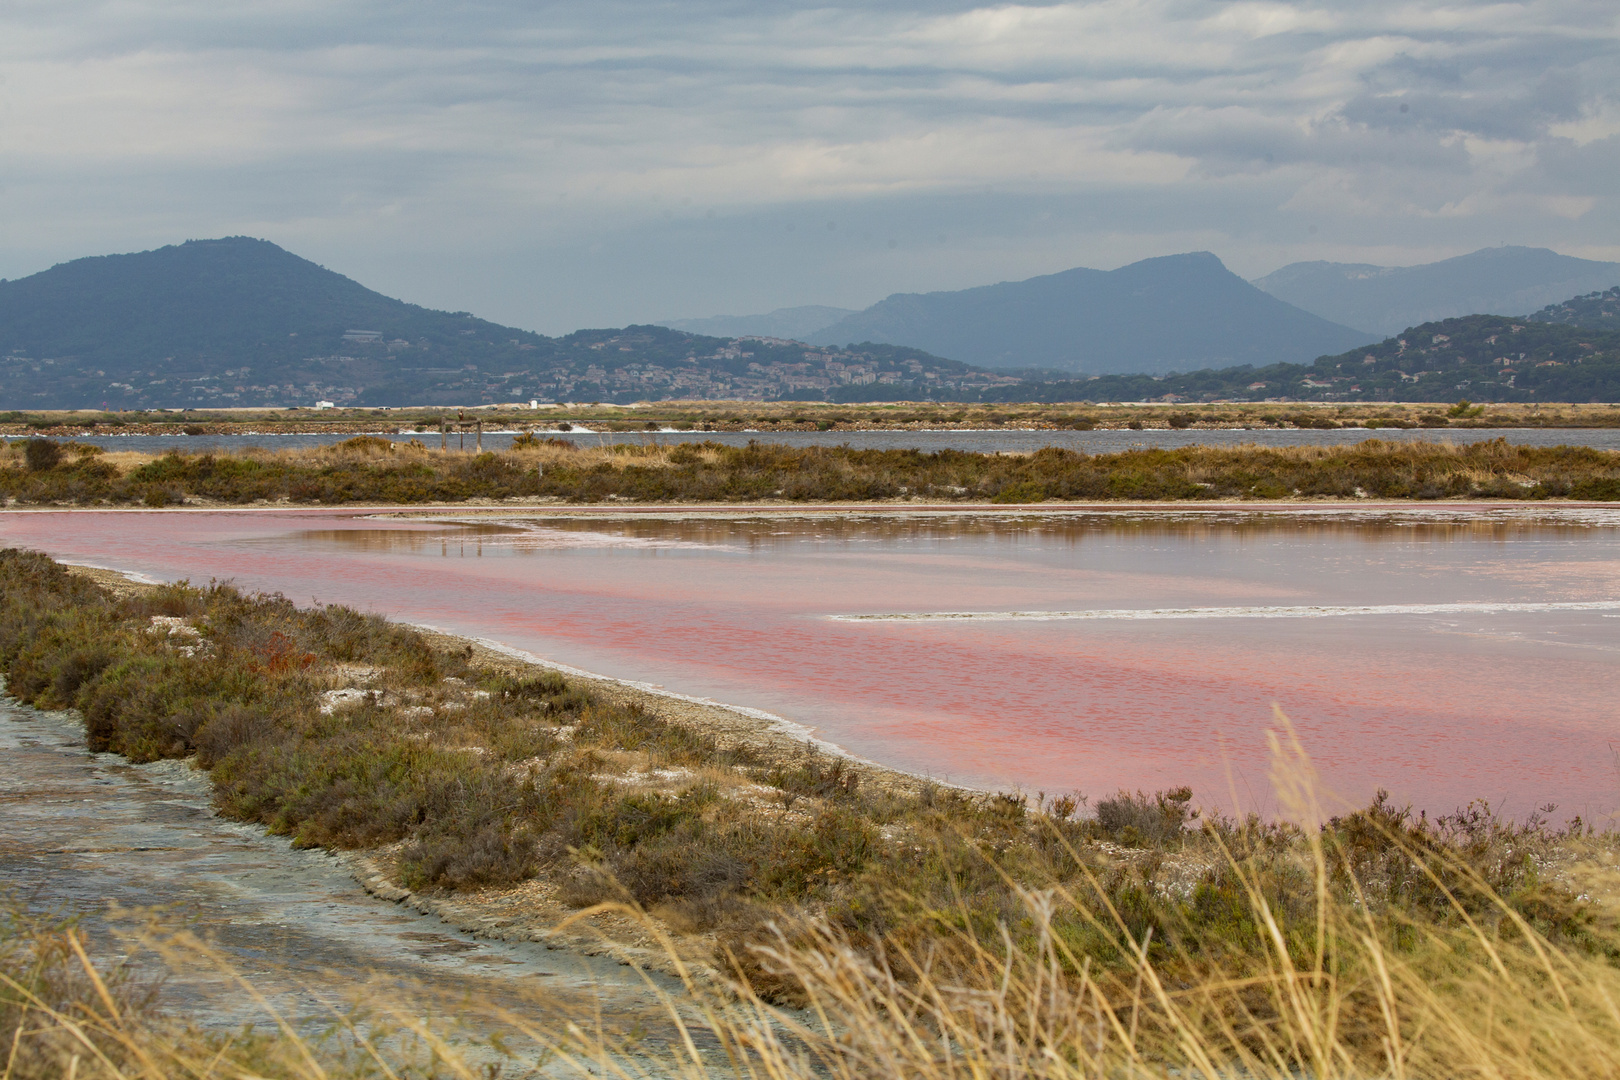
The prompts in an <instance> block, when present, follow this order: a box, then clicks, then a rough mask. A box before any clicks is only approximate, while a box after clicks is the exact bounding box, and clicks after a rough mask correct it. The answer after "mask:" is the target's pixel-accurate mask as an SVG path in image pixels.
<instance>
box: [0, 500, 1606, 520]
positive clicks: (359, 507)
mask: <svg viewBox="0 0 1620 1080" xmlns="http://www.w3.org/2000/svg"><path fill="white" fill-rule="evenodd" d="M1342 510H1357V511H1363V512H1372V513H1394V512H1399V513H1426V512H1427V513H1444V514H1456V513H1477V514H1491V513H1501V512H1504V511H1515V512H1518V513H1526V512H1535V511H1546V510H1620V503H1616V502H1578V501H1574V500H1569V499H1535V500H1530V499H1456V500H1451V499H1424V500H1418V499H1334V498H1320V499H1289V500H1277V501H1272V500H1266V499H1255V500H1252V501H1251V500H1242V499H1232V500H1224V501H1221V502H1206V501H1203V500H1198V499H1161V500H1154V501H1146V502H1042V503H987V502H971V503H970V502H962V503H929V502H921V501H907V500H902V499H895V500H891V501H887V502H840V503H808V502H804V503H801V502H781V501H764V500H762V501H760V502H747V503H668V502H661V503H638V502H629V501H612V502H603V503H568V502H562V501H560V500H545V499H504V500H497V499H468V500H466V501H465V502H455V503H404V504H390V503H344V504H342V505H337V506H331V505H322V504H313V503H294V502H276V503H250V504H242V503H203V502H197V503H188V504H187V505H185V506H167V507H162V508H151V507H144V506H5V507H0V514H220V513H230V514H266V513H269V514H285V513H289V512H291V513H298V514H336V515H350V516H353V515H369V514H433V515H441V514H456V515H465V514H501V513H506V514H510V513H530V514H532V513H542V514H545V515H546V516H548V517H549V516H567V517H623V516H635V517H671V516H693V517H698V516H702V517H758V516H762V515H785V516H794V517H800V516H836V515H840V514H884V515H901V514H974V515H1018V514H1054V513H1086V514H1113V513H1121V514H1123V513H1132V514H1140V513H1151V512H1174V513H1228V514H1230V513H1266V514H1272V513H1312V512H1315V513H1320V512H1322V511H1342Z"/></svg>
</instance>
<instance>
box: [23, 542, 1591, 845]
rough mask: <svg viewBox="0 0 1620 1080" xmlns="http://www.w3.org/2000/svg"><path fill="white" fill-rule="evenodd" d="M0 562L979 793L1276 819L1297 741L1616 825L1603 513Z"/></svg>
mask: <svg viewBox="0 0 1620 1080" xmlns="http://www.w3.org/2000/svg"><path fill="white" fill-rule="evenodd" d="M0 542H3V543H5V544H8V545H22V546H28V547H34V548H39V549H41V550H44V551H47V552H49V553H51V554H52V555H55V556H58V557H60V558H65V559H69V560H73V561H81V562H88V563H94V564H97V565H104V566H113V567H117V568H120V569H128V570H135V571H139V572H142V573H145V574H148V575H151V576H153V577H157V578H161V579H165V580H169V579H178V578H190V579H191V580H192V581H194V582H202V581H206V580H208V579H210V578H220V579H226V578H229V579H234V580H235V581H236V582H237V583H239V584H240V585H242V586H245V587H249V588H253V589H263V590H274V591H279V592H283V593H285V594H286V595H287V596H289V597H291V598H292V599H294V600H297V601H300V602H308V601H310V600H312V599H318V600H320V601H322V602H331V603H343V604H349V605H353V606H356V607H359V608H363V609H367V610H372V611H377V612H380V613H383V614H385V615H388V616H390V617H393V618H398V619H404V620H408V621H413V622H421V623H427V624H431V625H434V626H438V627H442V628H445V629H449V630H454V631H458V632H463V633H468V634H473V635H477V636H482V637H487V638H493V639H495V640H497V641H500V642H504V643H506V644H509V645H511V646H514V647H517V648H521V649H525V650H528V651H531V652H534V653H536V654H539V655H540V656H543V657H546V658H548V659H551V660H555V661H558V662H560V663H565V664H570V665H573V666H577V667H581V668H585V669H588V670H592V671H597V672H601V673H603V674H607V675H611V676H615V677H619V678H626V679H634V680H640V681H646V682H652V683H656V684H661V685H663V686H665V687H667V688H669V689H670V690H674V691H678V692H681V693H686V694H693V695H698V696H704V697H711V698H714V699H717V700H720V701H726V702H732V703H735V704H740V705H746V706H750V707H753V708H757V709H763V710H766V711H768V712H772V713H775V714H778V715H780V716H783V717H786V718H788V719H790V720H793V721H796V722H798V723H801V724H804V725H806V726H808V727H811V728H813V729H814V730H815V733H816V735H817V736H818V737H820V738H822V739H826V740H828V741H830V742H833V743H836V744H838V745H840V746H842V747H845V748H846V749H848V750H850V751H851V752H853V753H856V754H859V755H862V756H865V757H869V758H872V759H875V760H878V761H882V762H884V763H887V764H890V765H894V766H897V767H900V768H905V769H911V770H915V771H919V772H926V773H929V774H931V775H934V776H938V777H941V778H946V779H949V780H952V781H956V782H962V783H969V784H974V785H981V786H996V787H1011V786H1018V787H1021V788H1023V789H1024V790H1026V791H1036V790H1042V791H1046V792H1052V793H1055V792H1066V791H1071V790H1079V791H1082V792H1086V793H1089V794H1092V795H1096V794H1100V793H1108V792H1111V791H1113V790H1114V789H1116V788H1118V787H1121V786H1124V787H1129V788H1138V787H1140V788H1145V789H1148V790H1152V789H1155V788H1162V787H1167V786H1172V785H1176V784H1181V783H1187V784H1191V785H1192V786H1193V787H1194V789H1195V791H1196V792H1197V793H1198V795H1199V798H1200V801H1202V802H1204V803H1206V804H1208V805H1214V806H1221V807H1226V808H1230V807H1231V806H1232V805H1233V801H1234V799H1235V800H1236V803H1237V804H1238V805H1239V806H1240V807H1243V808H1255V809H1260V810H1262V811H1263V810H1266V809H1268V808H1269V807H1270V806H1271V801H1270V794H1269V786H1268V783H1267V779H1266V776H1267V762H1266V750H1265V739H1264V733H1265V731H1266V730H1267V728H1268V727H1269V726H1270V725H1271V723H1272V706H1273V703H1275V704H1277V705H1279V706H1280V707H1281V708H1282V709H1284V710H1285V711H1286V712H1287V714H1288V715H1289V716H1290V717H1292V719H1293V720H1294V722H1295V724H1296V725H1297V727H1298V729H1299V730H1300V732H1301V733H1302V735H1303V737H1304V740H1305V742H1306V745H1307V747H1308V749H1309V750H1310V751H1311V753H1312V754H1313V756H1314V759H1315V761H1316V763H1317V765H1318V767H1319V769H1320V770H1321V772H1322V774H1323V776H1324V778H1325V780H1326V782H1327V784H1328V785H1329V786H1330V787H1331V788H1332V790H1333V791H1335V792H1336V793H1337V794H1339V795H1340V796H1342V797H1343V798H1344V799H1346V800H1348V801H1360V800H1364V799H1366V798H1367V797H1369V796H1370V795H1371V793H1372V792H1373V791H1374V790H1375V789H1377V788H1379V787H1383V788H1387V789H1389V790H1390V791H1392V792H1393V793H1394V794H1395V795H1396V797H1397V798H1400V799H1402V800H1411V801H1413V802H1414V803H1416V804H1417V805H1419V806H1421V807H1424V808H1427V809H1430V810H1432V811H1445V810H1449V809H1452V808H1455V807H1456V806H1458V805H1460V804H1463V803H1466V802H1468V801H1469V800H1471V799H1476V798H1485V799H1489V800H1491V801H1492V802H1493V803H1495V804H1498V805H1500V806H1501V807H1502V808H1504V809H1505V810H1506V811H1508V812H1509V813H1513V814H1517V815H1523V814H1527V813H1529V812H1530V811H1531V810H1532V809H1534V808H1535V807H1537V806H1539V805H1542V804H1544V803H1549V802H1551V803H1557V804H1558V806H1559V811H1558V813H1557V815H1556V816H1558V817H1563V816H1565V815H1566V814H1570V813H1582V814H1585V815H1587V816H1588V817H1593V816H1602V815H1605V814H1608V813H1610V812H1612V811H1614V810H1615V809H1616V808H1617V807H1620V773H1617V769H1616V756H1615V751H1614V749H1613V745H1612V744H1613V743H1614V742H1615V740H1616V737H1617V735H1620V715H1617V710H1616V706H1615V675H1616V673H1617V669H1616V662H1617V660H1620V621H1617V620H1620V604H1616V605H1615V606H1614V607H1612V608H1610V609H1608V610H1602V609H1600V610H1579V611H1571V610H1557V609H1547V608H1545V607H1544V605H1546V604H1559V603H1569V602H1587V603H1590V602H1615V601H1620V516H1616V517H1605V516H1604V514H1603V513H1597V512H1590V511H1588V512H1584V513H1583V514H1582V515H1574V514H1571V515H1566V516H1564V517H1563V518H1560V517H1558V516H1557V515H1556V514H1552V513H1551V512H1549V513H1548V514H1547V515H1544V516H1541V517H1536V518H1524V517H1514V516H1503V515H1500V514H1497V515H1492V514H1484V513H1478V514H1472V515H1470V514H1468V513H1457V514H1453V515H1451V516H1450V517H1438V518H1437V517H1434V516H1430V517H1427V518H1423V517H1413V516H1404V517H1403V516H1399V515H1397V516H1383V517H1381V516H1378V515H1367V516H1363V517H1350V516H1334V515H1331V514H1293V515H1287V514H1269V515H1238V514H1221V513H1206V514H1198V515H1192V514H1163V515H1142V514H1135V515H1098V514H1089V515H1087V514H1076V515H1055V514H1047V515H1042V514H1022V515H1009V516H997V517H982V516H972V515H939V516H925V515H919V516H914V517H905V518H896V517H886V518H885V517H876V516H869V517H861V516H855V517H841V518H836V519H827V518H819V517H812V516H801V517H781V518H764V517H759V516H755V517H745V518H734V519H717V518H703V519H692V518H686V519H682V518H630V517H611V516H602V517H597V518H591V519H561V518H553V519H534V518H531V519H526V520H519V519H517V518H507V519H505V523H504V524H491V523H479V524H461V523H456V522H452V521H448V520H427V521H424V520H398V519H395V520H380V519H367V518H364V517H358V516H356V515H355V514H354V513H353V512H348V511H318V510H317V511H288V512H268V513H266V512H259V513H249V512H219V513H198V512H184V513H175V512H152V513H130V512H126V513H106V514H102V513H72V514H68V513H60V514H58V513H7V514H4V515H0ZM1504 602H1505V603H1516V604H1530V605H1543V607H1541V608H1539V609H1536V610H1521V611H1508V612H1502V611H1494V612H1492V611H1478V610H1468V609H1460V610H1450V611H1442V612H1416V613H1413V612H1402V611H1399V610H1397V611H1384V612H1378V613H1372V614H1348V615H1347V614H1338V615H1334V614H1331V613H1329V614H1328V615H1327V616H1326V617H1315V618H1280V617H1270V616H1266V615H1265V613H1263V612H1262V613H1258V614H1259V615H1260V616H1261V617H1251V618H1204V619H1187V618H1180V617H1160V618H1155V619H1128V618H1098V619H1083V620H1057V621H1029V620H1025V621H1016V620H1015V621H977V620H968V621H865V622H848V621H839V620H835V619H832V618H829V616H834V615H849V614H879V613H881V614H890V613H916V612H938V611H981V612H1008V611H1031V610H1035V611H1077V610H1078V611H1096V610H1111V609H1181V608H1188V607H1216V608H1233V607H1252V606H1256V605H1262V606H1281V607H1297V606H1300V605H1325V606H1328V607H1330V608H1331V607H1332V606H1333V605H1374V606H1394V607H1396V608H1400V607H1402V606H1409V605H1433V604H1465V605H1466V604H1479V603H1504Z"/></svg>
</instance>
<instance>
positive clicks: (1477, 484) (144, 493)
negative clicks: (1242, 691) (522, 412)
mask: <svg viewBox="0 0 1620 1080" xmlns="http://www.w3.org/2000/svg"><path fill="white" fill-rule="evenodd" d="M0 496H4V498H5V499H6V500H7V502H8V503H10V504H15V505H34V506H48V505H63V506H128V505H135V506H149V507H164V506H173V505H183V504H204V505H246V504H258V505H276V504H285V505H311V504H314V505H344V504H376V503H389V504H399V503H403V504H432V503H461V502H467V501H479V502H503V503H524V504H530V505H547V504H590V503H604V502H626V503H642V504H681V503H734V504H751V503H771V502H775V503H790V504H791V503H819V502H888V503H894V504H897V505H905V504H906V503H908V502H926V503H962V504H984V503H991V504H1039V503H1043V502H1048V501H1054V500H1055V501H1060V502H1108V501H1209V500H1253V501H1258V502H1266V501H1275V500H1281V499H1301V498H1326V499H1347V500H1355V499H1412V500H1436V499H1510V500H1516V501H1521V500H1543V499H1576V500H1597V501H1620V453H1617V452H1614V451H1605V450H1596V449H1592V448H1590V447H1580V446H1556V447H1530V446H1516V445H1512V444H1509V443H1508V442H1506V441H1505V440H1503V439H1494V440H1489V441H1485V442H1479V443H1472V444H1468V445H1452V444H1443V443H1434V442H1411V443H1394V442H1387V441H1383V440H1379V439H1376V438H1373V439H1367V440H1364V441H1362V442H1360V443H1357V444H1354V445H1351V446H1292V447H1261V446H1254V445H1248V446H1238V447H1209V446H1190V447H1182V448H1177V449H1133V450H1127V451H1124V452H1121V453H1113V454H1095V455H1092V454H1085V453H1081V452H1077V451H1073V450H1066V449H1062V448H1058V447H1046V448H1044V449H1041V450H1039V451H1036V452H1035V453H1032V454H1005V453H1002V454H982V453H970V452H965V451H957V450H940V451H935V452H924V451H919V450H862V449H855V448H853V447H850V446H837V447H823V446H811V447H791V446H782V445H776V444H765V443H761V442H758V441H750V442H749V443H748V444H747V445H745V446H725V445H721V444H719V443H715V442H703V443H690V442H688V443H678V444H675V445H672V446H660V445H657V444H655V443H653V442H648V443H647V444H645V445H625V444H619V445H604V446H596V447H592V446H580V445H577V444H575V443H571V442H566V441H564V440H560V439H549V438H543V437H539V436H536V435H532V434H531V435H524V436H520V437H519V438H518V439H516V440H514V443H513V446H512V448H511V449H510V450H507V451H504V452H501V453H495V452H489V451H486V452H483V453H465V452H458V451H455V450H437V449H430V448H429V447H427V446H425V445H424V444H422V443H421V442H420V441H417V440H412V441H411V442H408V443H396V442H392V441H390V440H387V439H383V438H378V437H376V436H367V435H361V436H356V437H354V438H351V439H348V440H346V441H344V442H341V443H338V444H337V445H335V446H329V447H322V448H318V449H310V450H283V451H264V450H256V449H248V450H244V451H241V452H235V453H221V452H214V451H204V452H200V453H182V452H179V451H172V452H170V453H167V454H164V455H162V456H156V455H150V454H139V453H130V452H124V453H112V454H109V453H106V452H104V451H103V450H101V449H100V448H98V447H95V446H89V445H86V444H82V443H71V442H70V443H66V444H63V443H58V442H55V441H52V440H49V439H39V438H35V439H28V440H16V441H13V442H11V443H10V444H9V445H8V446H7V447H6V449H5V453H4V455H3V456H0Z"/></svg>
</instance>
